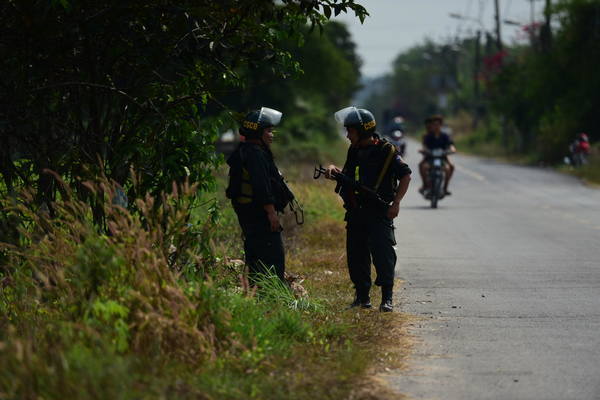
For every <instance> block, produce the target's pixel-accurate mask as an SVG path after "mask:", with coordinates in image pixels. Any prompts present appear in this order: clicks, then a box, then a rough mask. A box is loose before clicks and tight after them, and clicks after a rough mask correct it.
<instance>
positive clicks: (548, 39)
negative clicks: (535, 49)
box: [540, 0, 552, 51]
mask: <svg viewBox="0 0 600 400" xmlns="http://www.w3.org/2000/svg"><path fill="white" fill-rule="evenodd" d="M551 7H552V1H551V0H546V8H545V9H544V17H545V21H544V25H543V26H542V29H541V33H540V39H541V42H542V50H543V51H550V47H551V46H552V28H551V26H550V23H551V18H552V9H551Z"/></svg>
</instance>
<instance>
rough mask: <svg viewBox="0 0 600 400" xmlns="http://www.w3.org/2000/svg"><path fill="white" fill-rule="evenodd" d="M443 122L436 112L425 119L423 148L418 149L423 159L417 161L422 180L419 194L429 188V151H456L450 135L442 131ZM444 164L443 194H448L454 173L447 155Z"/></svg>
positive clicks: (449, 193) (452, 165)
mask: <svg viewBox="0 0 600 400" xmlns="http://www.w3.org/2000/svg"><path fill="white" fill-rule="evenodd" d="M443 122H444V118H443V117H442V116H441V115H437V114H436V115H432V116H430V117H428V118H426V119H425V130H426V133H425V135H424V136H423V148H422V149H421V150H419V153H421V154H423V160H421V162H420V163H419V173H420V175H421V180H422V182H423V185H422V186H421V187H420V188H419V192H420V193H421V194H424V193H425V192H426V191H427V190H429V189H430V187H429V186H430V183H429V179H428V175H429V168H430V167H431V165H430V161H431V157H430V156H429V154H430V153H431V151H432V150H434V149H442V150H445V151H448V152H450V153H454V152H456V147H454V142H453V141H452V139H451V138H450V136H448V134H446V133H443V132H442V124H443ZM444 166H445V169H446V174H445V175H446V180H445V182H444V195H445V196H449V195H451V194H452V193H451V192H450V191H448V184H449V183H450V179H451V178H452V174H453V173H454V164H452V162H451V161H450V159H449V157H448V156H446V159H445V163H444Z"/></svg>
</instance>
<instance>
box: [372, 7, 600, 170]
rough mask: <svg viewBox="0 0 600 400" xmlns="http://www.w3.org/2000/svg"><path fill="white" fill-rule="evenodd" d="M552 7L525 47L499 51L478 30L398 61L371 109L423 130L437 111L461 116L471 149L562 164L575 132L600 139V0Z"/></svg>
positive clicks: (457, 118)
mask: <svg viewBox="0 0 600 400" xmlns="http://www.w3.org/2000/svg"><path fill="white" fill-rule="evenodd" d="M553 3H554V4H553V5H552V7H551V8H548V9H546V11H545V14H546V21H543V22H541V23H539V22H538V23H534V24H533V25H531V26H526V27H524V28H525V29H526V31H525V32H527V34H528V35H529V43H528V44H526V45H516V46H510V47H504V48H503V49H499V48H498V47H497V44H496V39H495V37H493V36H492V35H491V34H490V33H486V32H480V33H479V34H478V35H476V36H474V37H471V38H463V39H457V40H448V41H446V42H443V43H436V42H432V41H428V42H425V43H424V44H422V45H419V46H416V47H414V48H412V49H410V50H409V51H407V52H405V53H402V54H400V55H398V57H397V58H396V61H395V62H394V67H393V72H392V73H391V74H390V75H389V76H386V77H383V78H381V79H380V80H381V82H379V84H380V86H381V87H383V88H384V89H382V90H379V91H377V92H376V93H374V94H373V95H372V96H371V98H370V100H369V101H368V105H369V106H370V107H372V108H373V109H375V110H377V112H378V113H379V115H380V118H382V119H388V118H390V117H392V116H394V115H396V114H400V115H404V116H405V117H407V118H408V119H409V120H411V121H412V122H413V126H417V127H419V128H420V126H421V121H422V119H423V118H424V117H425V116H426V115H428V114H431V113H434V112H439V113H442V114H445V115H446V116H447V117H453V118H454V121H453V123H454V124H455V125H456V127H460V130H458V129H455V130H454V131H455V133H456V134H457V136H458V137H459V140H460V141H461V146H462V148H463V149H465V148H471V149H475V150H476V151H485V152H486V153H487V154H492V153H493V154H495V155H509V156H525V158H527V159H528V160H529V161H536V162H544V163H558V162H560V161H561V160H562V158H563V157H564V156H565V155H566V154H567V152H568V144H569V143H570V142H571V141H572V140H573V139H574V138H575V135H576V134H577V133H579V132H586V133H587V134H588V135H589V136H590V138H591V140H592V141H597V140H598V139H599V138H600V131H599V130H598V126H597V124H596V123H595V110H597V109H598V107H599V103H600V95H599V94H598V90H597V89H598V88H599V87H600V82H599V81H598V74H595V73H594V72H593V71H595V69H596V66H597V65H598V63H599V62H600V50H599V48H598V46H597V45H596V42H597V39H598V35H599V34H600V33H599V32H600V30H599V26H600V25H599V24H598V15H600V2H599V1H598V0H560V1H556V2H553ZM460 135H463V138H460ZM492 149H493V150H492Z"/></svg>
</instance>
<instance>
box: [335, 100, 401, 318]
mask: <svg viewBox="0 0 600 400" xmlns="http://www.w3.org/2000/svg"><path fill="white" fill-rule="evenodd" d="M335 118H336V120H337V121H338V122H340V123H342V124H343V125H344V126H345V127H346V130H347V138H348V139H349V140H350V148H349V149H348V155H347V158H346V162H345V164H344V167H343V168H342V169H340V168H338V167H336V166H335V165H330V166H329V167H327V172H326V174H325V175H326V177H327V178H329V179H335V178H334V175H335V174H339V173H343V174H344V175H346V176H348V177H351V178H352V179H353V180H355V181H357V182H359V183H360V184H362V185H364V186H366V187H368V188H370V189H372V190H373V191H374V192H375V193H377V195H379V197H380V198H381V199H383V201H384V202H387V204H388V205H385V206H384V205H383V204H382V202H378V201H375V200H374V199H373V198H372V197H369V196H368V195H366V193H361V192H359V191H356V190H355V188H353V187H352V186H350V185H344V184H341V183H338V185H337V186H336V192H337V193H338V194H339V195H340V196H341V197H342V199H343V200H344V208H345V209H346V217H345V221H346V222H347V225H346V229H347V236H346V255H347V261H348V271H349V274H350V280H351V281H352V283H353V284H354V288H355V291H356V297H355V299H354V302H353V303H352V304H351V305H350V306H351V307H362V308H370V307H371V301H370V296H369V291H370V288H371V259H372V260H373V264H374V265H375V270H376V272H377V279H376V280H375V285H377V286H381V294H382V296H381V305H380V307H379V310H380V311H382V312H390V311H392V310H393V305H392V294H393V287H394V270H395V266H396V252H395V250H394V245H395V244H396V239H395V237H394V225H393V219H394V218H395V217H396V216H397V215H398V212H399V210H400V201H401V200H402V198H403V197H404V194H405V193H406V191H407V189H408V184H409V181H410V173H411V171H410V168H409V167H408V165H406V164H405V163H404V161H403V160H402V158H401V157H400V155H399V154H398V151H397V149H396V148H395V147H394V146H393V145H392V144H391V143H389V142H387V141H383V140H381V139H380V138H379V136H378V135H377V133H376V132H375V128H376V122H375V118H374V117H373V114H372V113H371V112H370V111H368V110H365V109H359V108H356V107H346V108H344V109H342V110H339V111H338V112H336V113H335ZM390 203H391V205H390Z"/></svg>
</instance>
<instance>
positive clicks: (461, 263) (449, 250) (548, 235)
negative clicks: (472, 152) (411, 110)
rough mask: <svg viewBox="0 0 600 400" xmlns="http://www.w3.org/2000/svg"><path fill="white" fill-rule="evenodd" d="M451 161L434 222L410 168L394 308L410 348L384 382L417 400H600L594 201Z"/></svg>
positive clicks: (515, 173)
mask: <svg viewBox="0 0 600 400" xmlns="http://www.w3.org/2000/svg"><path fill="white" fill-rule="evenodd" d="M411 145H412V146H411V147H412V148H413V149H414V148H415V144H414V143H411ZM413 151H414V150H413ZM454 159H455V161H456V164H457V172H456V176H455V180H454V182H453V183H454V184H453V185H452V187H451V190H452V191H453V193H454V194H453V195H452V196H451V197H450V198H447V199H444V200H442V201H441V203H440V205H439V209H437V210H432V209H429V208H427V203H426V202H425V200H424V199H422V198H421V197H420V196H419V194H418V193H417V192H416V190H417V188H418V186H419V181H420V179H419V178H418V172H417V166H416V163H417V161H418V157H417V155H413V154H411V156H410V157H409V158H408V161H409V164H410V165H411V168H413V171H414V174H413V182H412V184H411V189H410V193H409V194H408V195H407V197H406V198H405V201H404V206H403V209H402V210H401V214H400V216H399V217H398V219H397V220H396V236H397V240H398V254H399V261H398V265H397V270H396V274H397V276H398V277H400V278H402V279H404V280H405V284H404V286H403V287H400V288H398V290H397V294H396V299H397V303H400V308H401V309H402V310H403V311H405V312H407V313H412V314H415V315H417V316H418V317H420V318H419V320H418V321H417V322H416V323H415V324H414V327H413V329H412V333H413V334H414V335H415V336H416V338H417V341H418V342H417V345H416V347H415V351H414V354H413V357H412V359H411V360H410V369H409V370H408V371H403V372H394V373H392V374H390V375H388V376H387V380H388V382H389V383H390V385H391V386H392V387H393V388H395V389H397V390H398V391H399V392H401V393H405V394H407V395H409V397H410V398H414V399H443V400H452V399H457V400H458V399H460V400H470V399H476V400H483V399H507V400H515V399H540V400H554V399H556V400H569V399H573V400H575V399H576V400H583V399H594V400H597V399H600V190H595V189H591V188H588V187H586V186H584V185H582V184H581V183H580V182H579V181H578V180H577V179H574V178H571V177H569V176H565V175H562V174H558V173H555V172H553V171H550V170H543V169H539V168H527V167H518V166H511V165H505V164H502V163H497V162H493V161H489V160H486V159H480V158H474V157H460V156H455V157H454Z"/></svg>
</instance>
